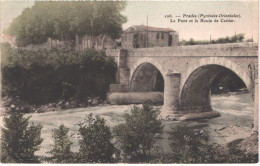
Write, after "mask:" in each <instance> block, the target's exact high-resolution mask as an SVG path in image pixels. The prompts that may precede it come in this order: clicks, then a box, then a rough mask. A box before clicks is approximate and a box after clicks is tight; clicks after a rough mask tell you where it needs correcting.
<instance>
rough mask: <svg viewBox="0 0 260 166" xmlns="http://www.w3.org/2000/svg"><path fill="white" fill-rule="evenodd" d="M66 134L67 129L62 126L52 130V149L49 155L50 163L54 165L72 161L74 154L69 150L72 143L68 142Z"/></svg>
mask: <svg viewBox="0 0 260 166" xmlns="http://www.w3.org/2000/svg"><path fill="white" fill-rule="evenodd" d="M68 132H69V128H67V127H65V126H64V125H63V124H62V125H60V126H59V128H58V129H54V130H53V136H52V137H53V138H54V147H53V149H52V150H51V151H50V153H51V154H52V161H53V162H55V163H70V162H73V160H74V158H73V157H74V156H73V155H74V154H73V153H72V152H71V150H70V148H71V145H72V142H71V141H70V140H69V136H68Z"/></svg>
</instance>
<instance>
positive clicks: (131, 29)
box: [124, 25, 176, 33]
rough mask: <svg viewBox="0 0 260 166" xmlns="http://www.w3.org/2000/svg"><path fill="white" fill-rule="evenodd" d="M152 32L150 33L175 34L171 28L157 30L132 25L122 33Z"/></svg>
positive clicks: (155, 28)
mask: <svg viewBox="0 0 260 166" xmlns="http://www.w3.org/2000/svg"><path fill="white" fill-rule="evenodd" d="M147 29H148V31H150V32H151V31H152V32H176V31H174V30H173V29H171V28H158V27H150V26H148V27H147V26H146V25H132V26H131V27H129V28H127V29H126V30H125V31H124V32H126V33H127V32H136V31H147Z"/></svg>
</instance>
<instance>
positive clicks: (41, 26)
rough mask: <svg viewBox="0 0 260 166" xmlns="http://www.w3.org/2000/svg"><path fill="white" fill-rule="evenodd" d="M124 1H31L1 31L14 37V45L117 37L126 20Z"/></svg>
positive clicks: (21, 45)
mask: <svg viewBox="0 0 260 166" xmlns="http://www.w3.org/2000/svg"><path fill="white" fill-rule="evenodd" d="M125 5H126V3H125V2H96V1H93V2H92V1H85V2H75V1H74V2H72V1H70V2H51V1H49V2H46V1H45V2H40V1H37V2H35V4H34V6H32V7H31V8H26V9H25V10H24V11H23V12H22V14H21V15H20V16H18V17H17V18H15V19H14V20H13V21H12V23H11V25H10V26H9V27H8V29H6V30H5V31H4V32H5V34H9V35H14V36H16V42H17V46H19V47H24V46H27V45H30V44H41V43H44V42H46V41H47V40H48V38H51V39H58V40H62V41H71V40H75V39H76V36H79V37H81V36H85V35H88V36H91V37H94V36H95V37H98V36H100V37H101V38H102V43H103V42H104V40H105V36H110V37H112V38H114V39H115V38H118V37H119V36H120V34H121V33H122V24H123V23H125V22H126V17H125V16H123V15H122V14H121V11H122V10H124V8H125Z"/></svg>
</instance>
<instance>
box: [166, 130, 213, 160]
mask: <svg viewBox="0 0 260 166" xmlns="http://www.w3.org/2000/svg"><path fill="white" fill-rule="evenodd" d="M169 134H170V137H169V140H170V141H171V149H172V152H173V154H172V155H173V156H172V158H174V160H175V162H177V163H214V162H215V161H216V157H218V156H217V154H218V151H217V148H218V145H217V144H208V136H207V134H206V133H205V132H204V131H203V130H199V129H193V128H188V127H186V126H177V128H175V129H173V130H172V131H171V132H170V133H169Z"/></svg>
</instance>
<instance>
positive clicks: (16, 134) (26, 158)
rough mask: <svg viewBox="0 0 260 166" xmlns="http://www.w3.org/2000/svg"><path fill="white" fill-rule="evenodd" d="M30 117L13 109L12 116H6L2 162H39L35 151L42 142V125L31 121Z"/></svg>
mask: <svg viewBox="0 0 260 166" xmlns="http://www.w3.org/2000/svg"><path fill="white" fill-rule="evenodd" d="M29 119H30V117H27V118H25V117H23V115H22V114H21V113H19V112H17V111H12V112H11V115H10V117H9V118H8V117H5V118H4V128H2V137H1V162H3V163H37V162H39V161H38V157H37V156H35V155H34V153H35V152H36V151H37V150H39V145H40V144H41V143H42V141H43V139H42V138H41V129H42V126H41V125H35V124H33V123H31V124H30V123H29Z"/></svg>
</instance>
